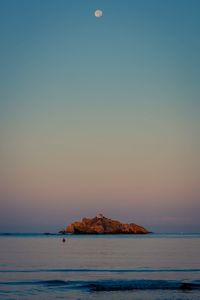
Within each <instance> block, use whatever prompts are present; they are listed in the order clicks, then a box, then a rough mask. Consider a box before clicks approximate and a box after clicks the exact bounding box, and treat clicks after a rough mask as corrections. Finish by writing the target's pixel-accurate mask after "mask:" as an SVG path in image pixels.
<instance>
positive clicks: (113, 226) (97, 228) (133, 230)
mask: <svg viewBox="0 0 200 300" xmlns="http://www.w3.org/2000/svg"><path fill="white" fill-rule="evenodd" d="M61 233H74V234H147V233H150V232H149V231H148V230H147V229H145V228H144V227H142V226H139V225H136V224H134V223H130V224H123V223H121V222H119V221H117V220H112V219H108V218H106V217H104V216H103V215H102V214H98V215H96V217H94V218H92V219H89V218H83V219H82V220H81V221H76V222H74V223H72V224H70V225H68V226H67V228H66V229H65V230H63V231H61Z"/></svg>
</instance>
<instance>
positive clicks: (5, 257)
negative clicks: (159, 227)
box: [0, 234, 200, 300]
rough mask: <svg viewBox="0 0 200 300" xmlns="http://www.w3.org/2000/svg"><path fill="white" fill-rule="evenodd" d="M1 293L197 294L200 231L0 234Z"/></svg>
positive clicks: (99, 298)
mask: <svg viewBox="0 0 200 300" xmlns="http://www.w3.org/2000/svg"><path fill="white" fill-rule="evenodd" d="M63 238H65V242H64V241H63ZM0 299H5V300H8V299H9V300H15V299H19V300H23V299H30V300H32V299H42V300H45V299H72V300H75V299H76V300H83V299H84V300H86V299H87V300H90V299H95V300H103V299H106V300H113V299H115V300H119V299H123V300H124V299H126V300H130V299H138V300H139V299H148V300H151V299H153V300H158V299H162V300H163V299H170V300H171V299H177V300H178V299H180V300H186V299H187V300H188V299H193V300H197V299H200V234H148V235H64V236H63V235H59V234H55V235H50V234H0Z"/></svg>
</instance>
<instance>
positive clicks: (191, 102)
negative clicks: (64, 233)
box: [0, 0, 200, 232]
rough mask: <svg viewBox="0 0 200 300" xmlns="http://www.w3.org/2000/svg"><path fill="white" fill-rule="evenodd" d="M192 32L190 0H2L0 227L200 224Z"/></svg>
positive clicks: (198, 21) (195, 34)
mask: <svg viewBox="0 0 200 300" xmlns="http://www.w3.org/2000/svg"><path fill="white" fill-rule="evenodd" d="M97 8H100V9H102V10H103V17H102V18H99V19H97V18H95V17H94V11H95V9H97ZM199 31H200V2H199V1H197V0H196V1H195V0H191V1H189V0H187V1H186V0H183V1H181V0H180V1H179V0H173V1H172V0H168V1H164V0H163V1H161V0H152V1H148V0H138V1H136V0H126V1H113V0H106V1H105V0H104V1H103V0H102V1H100V0H84V1H82V0H59V1H55V0H48V1H47V0H40V1H39V0H34V1H33V0H28V1H27V0H26V1H25V0H24V1H22V0H18V1H14V0H0V32H1V47H0V65H1V68H0V78H1V80H0V126H1V149H0V150H1V152H0V158H1V161H2V168H1V174H0V178H1V191H0V199H1V203H2V208H1V210H0V231H15V230H16V231H43V230H44V231H46V230H52V231H56V230H57V228H59V227H60V226H64V225H65V224H67V223H69V222H71V221H72V220H74V219H77V218H79V217H82V216H92V215H93V214H96V212H99V211H100V212H103V213H104V214H105V215H108V216H110V217H116V218H119V219H121V220H123V221H130V222H131V221H133V222H137V223H139V224H142V225H146V226H147V227H148V228H149V229H151V230H153V231H165V232H166V231H170V232H171V231H183V232H184V231H185V232H191V231H195V232H197V231H199V230H200V223H199V217H198V214H197V212H198V211H199V208H200V201H199V196H200V190H199V175H200V174H199V173H200V172H199V171H200V169H199V167H200V166H199V165H200V164H199V163H200V161H199V150H200V140H199V128H200V121H199V108H200V101H199V92H200V85H199V77H200V76H199V75H200V74H199V72H200V71H199V70H200V58H199V53H200V39H199ZM36 216H37V218H36ZM11 220H12V221H11Z"/></svg>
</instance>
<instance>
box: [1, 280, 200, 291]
mask: <svg viewBox="0 0 200 300" xmlns="http://www.w3.org/2000/svg"><path fill="white" fill-rule="evenodd" d="M0 285H6V286H7V285H17V286H18V285H34V286H35V285H43V286H47V287H54V288H55V287H58V288H59V287H62V288H66V289H82V290H84V289H85V290H87V291H90V292H101V291H102V292H103V291H128V290H182V291H187V290H188V291H191V290H200V280H196V281H188V282H187V281H179V280H144V279H142V280H141V279H137V280H98V281H65V280H39V281H37V280H35V281H11V282H8V281H6V282H0Z"/></svg>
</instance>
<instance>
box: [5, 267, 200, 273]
mask: <svg viewBox="0 0 200 300" xmlns="http://www.w3.org/2000/svg"><path fill="white" fill-rule="evenodd" d="M40 272H41V273H60V272H61V273H77V272H78V273H93V272H94V273H160V272H162V273H164V272H167V273H168V272H172V273H173V272H174V273H179V272H183V273H185V272H186V273H187V272H200V269H199V268H194V269H191V268H188V269H186V268H184V269H183V268H180V269H178V268H174V269H172V268H159V269H153V268H140V269H139V268H138V269H62V268H60V269H4V270H0V273H40Z"/></svg>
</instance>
